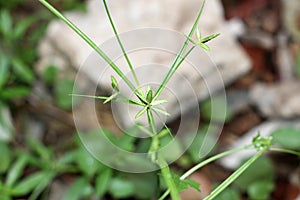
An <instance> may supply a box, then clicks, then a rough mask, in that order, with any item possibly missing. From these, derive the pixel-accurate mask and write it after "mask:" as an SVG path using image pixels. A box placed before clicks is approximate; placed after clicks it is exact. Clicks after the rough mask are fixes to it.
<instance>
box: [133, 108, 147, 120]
mask: <svg viewBox="0 0 300 200" xmlns="http://www.w3.org/2000/svg"><path fill="white" fill-rule="evenodd" d="M146 111H147V107H144V108H143V109H142V110H140V111H139V112H138V113H137V114H136V116H135V119H137V118H139V117H140V116H142V115H143V114H144V113H145V112H146Z"/></svg>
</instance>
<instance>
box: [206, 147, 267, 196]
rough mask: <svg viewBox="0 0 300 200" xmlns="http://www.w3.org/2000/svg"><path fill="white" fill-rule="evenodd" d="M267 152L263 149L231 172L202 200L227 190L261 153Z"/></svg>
mask: <svg viewBox="0 0 300 200" xmlns="http://www.w3.org/2000/svg"><path fill="white" fill-rule="evenodd" d="M267 150H268V147H265V148H263V149H261V150H260V151H258V152H257V153H256V154H255V155H254V156H253V157H251V158H250V159H249V160H248V161H247V162H246V163H245V164H243V165H242V166H241V167H240V168H239V169H237V170H236V171H235V172H233V173H232V174H231V175H230V176H229V177H228V178H227V179H226V180H225V181H223V182H222V183H221V184H220V185H219V186H218V187H217V188H216V189H214V190H213V191H212V192H211V193H210V195H208V196H207V197H205V198H204V199H203V200H212V199H214V198H215V197H216V196H218V195H219V194H220V193H221V192H222V191H223V190H224V189H225V188H227V187H228V186H229V185H230V184H231V183H232V182H233V181H235V180H236V179H237V178H238V177H239V176H240V175H241V174H242V173H243V172H244V171H245V170H246V169H248V167H249V166H250V165H251V164H252V163H254V162H255V161H256V160H257V159H258V158H260V157H261V156H262V155H263V153H265V152H266V151H267Z"/></svg>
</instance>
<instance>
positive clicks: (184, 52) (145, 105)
mask: <svg viewBox="0 0 300 200" xmlns="http://www.w3.org/2000/svg"><path fill="white" fill-rule="evenodd" d="M39 1H40V2H41V3H42V4H43V5H44V6H45V7H47V8H48V9H49V10H50V11H51V12H53V13H54V14H55V15H56V16H57V17H58V18H59V19H61V20H62V21H63V22H65V23H66V24H67V25H68V26H69V27H70V28H71V29H73V30H74V31H75V32H76V33H77V34H78V35H79V36H80V37H81V38H82V39H83V40H84V41H85V42H86V43H87V44H88V45H89V46H90V47H91V48H93V49H94V50H95V51H96V52H97V53H98V54H99V56H101V57H102V58H103V59H104V60H105V61H106V62H107V63H108V64H109V66H110V67H111V68H112V69H113V70H114V71H115V72H116V73H117V75H118V76H119V77H120V78H121V79H122V80H123V81H124V82H125V83H126V85H127V86H128V87H129V88H130V89H131V91H132V92H133V93H134V95H135V96H136V97H137V99H138V100H133V99H129V98H128V97H124V96H122V95H121V91H120V88H119V86H118V83H117V81H116V78H115V77H113V76H111V85H112V88H113V89H114V92H113V94H112V95H111V96H109V97H104V96H92V95H75V94H73V95H74V96H82V97H89V98H96V99H102V100H104V103H107V102H110V101H120V102H125V103H129V104H133V105H136V106H139V107H140V111H139V112H138V113H136V118H138V117H141V116H142V115H146V116H147V119H148V125H149V127H150V130H149V131H146V132H147V134H149V135H150V136H151V145H150V148H149V150H148V155H149V157H150V159H151V161H152V162H153V163H154V164H156V165H157V166H158V167H159V169H160V173H161V175H162V177H163V179H164V181H165V183H166V185H167V188H168V190H167V191H166V192H165V193H164V194H163V195H162V196H161V197H160V198H159V200H163V199H165V198H166V197H167V196H168V195H169V194H170V195H171V198H172V199H173V200H180V196H179V192H180V191H181V190H182V188H181V187H179V186H178V181H181V184H183V185H189V186H191V187H194V188H195V189H197V190H199V184H197V183H195V182H193V181H191V180H189V181H185V180H186V179H187V178H188V177H189V176H190V175H191V174H192V173H194V172H195V171H197V170H198V169H200V168H201V167H203V166H204V165H206V164H208V163H210V162H213V161H215V160H217V159H220V158H222V157H224V156H227V155H229V154H233V153H236V152H238V151H241V150H245V149H251V148H255V149H256V150H257V153H256V154H255V155H254V156H253V157H251V158H250V159H249V160H248V161H247V162H245V163H244V164H243V165H242V166H241V167H240V168H239V169H237V170H236V171H235V172H234V173H233V174H232V175H231V176H229V177H228V178H227V179H226V180H225V181H224V182H223V183H222V184H220V185H219V186H218V187H217V188H215V189H214V190H213V191H212V192H211V194H210V195H208V196H207V197H206V198H205V200H211V199H214V198H215V197H216V196H217V195H219V194H220V193H221V192H222V191H223V190H224V189H225V188H227V187H228V186H229V185H230V184H231V183H232V182H233V181H234V180H236V179H237V178H238V177H239V176H240V175H241V174H242V173H243V172H244V171H245V170H246V169H247V168H248V167H249V166H250V165H251V164H252V163H253V162H255V161H256V160H257V159H258V158H259V157H261V156H262V154H263V153H265V152H266V151H268V150H273V151H277V152H278V151H279V152H286V153H292V154H295V155H298V156H300V153H298V152H294V151H289V150H284V149H278V148H277V149H272V148H271V145H272V138H271V137H267V138H263V137H261V136H260V135H258V136H257V137H255V138H254V139H253V141H252V143H251V144H249V145H246V146H244V147H241V148H237V149H232V150H229V151H226V152H223V153H220V154H218V155H215V156H213V157H211V158H208V159H206V160H204V161H202V162H201V163H199V164H197V165H196V166H194V167H193V168H191V169H190V170H189V171H187V172H186V173H184V174H183V175H182V176H181V177H179V178H178V177H176V176H175V175H174V174H173V173H172V171H171V169H170V167H169V166H168V164H167V161H166V160H165V158H164V157H163V156H162V155H161V154H160V153H158V151H159V149H160V148H161V145H160V140H161V138H162V137H164V135H166V134H169V130H168V128H167V127H164V128H163V129H162V130H158V129H157V127H156V122H155V120H154V114H157V113H158V112H160V113H163V114H165V115H168V113H167V112H166V111H164V110H161V109H158V108H157V107H156V106H157V105H161V104H164V103H167V101H166V100H164V99H159V97H160V94H161V93H162V92H163V90H164V89H165V86H166V84H167V83H168V82H169V80H170V79H171V78H172V76H173V75H174V73H175V72H176V70H177V69H178V68H179V67H180V66H181V64H182V63H183V62H184V61H185V59H186V58H187V56H188V55H189V54H190V53H191V52H192V51H193V50H194V48H195V47H196V46H200V47H201V48H203V49H204V50H207V51H208V50H209V49H210V48H209V46H208V45H207V43H208V42H209V41H211V40H212V39H214V38H216V37H217V36H219V34H212V35H210V36H207V37H204V38H203V37H202V36H201V33H200V30H199V28H198V23H199V20H200V17H201V15H202V12H203V9H204V4H205V1H204V2H203V4H202V6H201V8H200V10H199V13H198V15H197V17H196V20H195V22H194V23H193V26H192V28H191V30H190V32H189V34H188V35H187V36H186V40H185V42H184V43H183V45H182V47H181V49H180V50H179V52H178V54H177V55H176V57H175V59H174V61H173V62H172V64H171V66H170V69H169V71H168V73H167V75H166V77H165V78H164V79H163V81H162V83H161V84H160V85H159V87H158V89H157V90H155V91H154V90H152V89H151V87H150V86H148V87H147V89H146V90H145V91H143V90H142V88H141V85H140V82H139V78H138V76H137V74H136V72H135V70H134V66H133V65H132V63H131V61H130V59H129V57H128V55H127V53H126V50H125V48H124V46H123V44H122V41H121V39H120V37H119V34H118V31H117V28H116V26H115V25H114V22H113V19H112V16H111V14H110V11H109V9H108V6H107V2H106V0H102V1H103V4H104V8H105V11H106V14H107V16H108V19H109V22H110V24H111V27H112V29H113V32H114V35H115V37H116V39H117V42H118V44H119V47H120V48H121V50H122V52H123V56H124V58H125V60H126V62H127V64H128V67H129V69H130V71H131V73H132V75H133V77H134V82H132V81H130V80H129V79H128V78H127V77H126V75H125V74H124V73H123V72H122V70H121V69H120V68H119V67H118V66H117V65H116V64H115V63H114V62H113V61H112V60H111V58H109V57H108V56H107V55H106V54H105V52H104V51H103V50H101V49H100V48H99V47H98V45H97V44H95V43H94V42H93V41H92V40H91V39H90V38H89V37H88V36H87V35H86V34H85V33H83V32H82V31H81V30H80V29H79V28H78V27H77V26H76V25H75V24H73V23H72V22H71V21H70V20H68V19H67V18H66V17H65V16H64V15H63V14H62V13H60V12H59V11H58V10H56V9H55V8H54V7H53V6H52V5H51V4H49V3H48V2H47V1H46V0H39ZM194 35H195V36H196V39H197V40H196V41H194V40H193V39H192V38H193V36H194ZM189 44H192V45H189ZM120 96H121V97H120ZM143 130H146V128H144V129H143Z"/></svg>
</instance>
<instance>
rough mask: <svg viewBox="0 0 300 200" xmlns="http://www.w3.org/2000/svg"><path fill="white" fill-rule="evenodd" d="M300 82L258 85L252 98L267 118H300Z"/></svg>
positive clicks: (253, 89)
mask: <svg viewBox="0 0 300 200" xmlns="http://www.w3.org/2000/svg"><path fill="white" fill-rule="evenodd" d="M299 88H300V82H299V81H296V80H294V81H287V82H283V83H278V84H275V85H274V84H272V85H267V84H257V85H255V86H254V87H253V88H252V91H251V94H250V98H251V101H252V103H253V104H254V105H256V106H257V108H258V109H259V111H260V112H261V114H262V115H263V116H265V117H273V118H275V117H283V118H291V117H297V116H300V103H299V102H300V91H299Z"/></svg>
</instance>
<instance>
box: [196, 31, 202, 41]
mask: <svg viewBox="0 0 300 200" xmlns="http://www.w3.org/2000/svg"><path fill="white" fill-rule="evenodd" d="M196 37H197V39H198V41H200V40H201V33H200V30H199V28H197V29H196Z"/></svg>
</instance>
